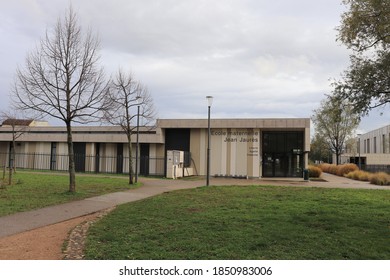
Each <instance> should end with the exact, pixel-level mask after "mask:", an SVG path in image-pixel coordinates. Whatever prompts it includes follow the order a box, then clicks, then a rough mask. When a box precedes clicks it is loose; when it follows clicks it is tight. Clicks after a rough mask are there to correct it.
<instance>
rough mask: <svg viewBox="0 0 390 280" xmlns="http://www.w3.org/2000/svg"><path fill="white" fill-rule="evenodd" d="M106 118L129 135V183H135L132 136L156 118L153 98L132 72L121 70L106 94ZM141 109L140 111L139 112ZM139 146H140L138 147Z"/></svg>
mask: <svg viewBox="0 0 390 280" xmlns="http://www.w3.org/2000/svg"><path fill="white" fill-rule="evenodd" d="M105 101H106V103H105V104H106V106H105V112H104V120H105V121H106V122H108V123H110V124H112V125H117V126H120V127H121V128H122V130H123V131H124V132H125V134H126V137H127V146H128V157H129V184H133V183H134V180H133V173H134V171H133V161H132V145H131V136H132V135H133V134H135V133H136V129H137V128H139V126H140V125H139V123H137V120H138V121H139V120H141V123H142V126H143V127H145V126H148V125H149V124H150V123H151V122H152V121H153V120H154V119H155V110H154V105H153V99H152V97H151V96H150V94H149V92H148V90H147V88H146V87H145V86H144V85H142V84H141V83H140V82H139V81H137V80H135V79H134V77H133V75H132V74H126V73H124V72H123V71H122V70H119V71H118V73H117V75H116V77H115V78H114V79H113V81H112V83H111V87H110V91H109V93H108V94H107V95H106V100H105ZM138 110H139V112H138ZM137 148H138V147H137Z"/></svg>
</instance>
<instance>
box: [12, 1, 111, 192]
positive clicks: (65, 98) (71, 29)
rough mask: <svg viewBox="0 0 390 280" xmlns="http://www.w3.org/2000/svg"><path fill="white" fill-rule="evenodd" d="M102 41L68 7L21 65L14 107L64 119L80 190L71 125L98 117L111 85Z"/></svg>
mask: <svg viewBox="0 0 390 280" xmlns="http://www.w3.org/2000/svg"><path fill="white" fill-rule="evenodd" d="M98 50H99V40H98V38H97V37H96V36H94V35H93V34H92V32H91V30H88V31H87V32H85V33H83V32H82V29H81V26H80V25H79V24H78V19H77V15H76V13H75V12H74V11H73V9H72V7H69V9H68V10H67V12H66V13H65V15H64V18H61V17H60V18H59V19H58V21H57V24H56V25H55V27H54V29H53V30H51V32H50V33H49V32H48V31H47V32H46V36H45V37H44V38H43V39H41V41H40V44H39V46H38V47H37V48H36V49H35V50H34V51H32V52H30V53H29V54H28V56H27V59H26V64H25V67H24V68H18V69H17V72H16V81H15V85H14V90H13V96H12V100H13V105H14V106H15V107H16V108H17V109H19V110H22V111H28V112H30V113H35V114H36V115H38V116H39V117H41V118H42V117H44V116H50V117H53V118H55V119H59V120H61V121H63V122H64V123H65V125H66V130H67V145H68V155H69V191H70V192H75V191H76V176H75V159H74V158H75V157H74V151H73V137H72V124H73V123H87V122H91V121H93V120H96V118H97V117H98V113H99V111H100V110H101V109H102V107H101V106H102V105H101V104H102V102H103V98H104V93H105V92H106V91H107V87H108V83H107V82H106V81H105V76H104V72H103V69H102V68H101V67H99V66H98V62H99V55H98Z"/></svg>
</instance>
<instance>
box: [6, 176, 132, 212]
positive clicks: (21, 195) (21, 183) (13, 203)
mask: <svg viewBox="0 0 390 280" xmlns="http://www.w3.org/2000/svg"><path fill="white" fill-rule="evenodd" d="M13 181H14V184H13V185H11V186H6V187H5V188H0V216H4V215H8V214H12V213H15V212H22V211H28V210H32V209H37V208H42V207H45V206H49V205H55V204H60V203H64V202H68V201H72V200H79V199H84V198H87V197H92V196H96V195H101V194H105V193H110V192H115V191H121V190H126V189H129V188H131V186H130V185H129V184H128V179H127V178H126V177H109V176H107V175H99V176H87V175H79V174H77V175H76V193H73V194H72V193H69V192H68V190H69V177H68V175H67V173H63V174H61V173H59V174H46V173H36V172H31V173H29V172H23V171H18V172H17V173H16V174H15V178H14V180H13ZM133 187H134V186H133Z"/></svg>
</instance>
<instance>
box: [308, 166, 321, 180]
mask: <svg viewBox="0 0 390 280" xmlns="http://www.w3.org/2000/svg"><path fill="white" fill-rule="evenodd" d="M308 170H309V177H310V178H319V177H320V176H321V174H322V170H321V168H319V167H317V166H313V165H309V167H308Z"/></svg>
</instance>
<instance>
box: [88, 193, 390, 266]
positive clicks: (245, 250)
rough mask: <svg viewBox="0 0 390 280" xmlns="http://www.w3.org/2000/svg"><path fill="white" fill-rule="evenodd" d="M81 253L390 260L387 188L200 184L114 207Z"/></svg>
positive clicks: (96, 255)
mask: <svg viewBox="0 0 390 280" xmlns="http://www.w3.org/2000/svg"><path fill="white" fill-rule="evenodd" d="M85 253H86V258H87V259H174V260H176V259H184V260H192V259H272V260H275V259H337V260H344V259H347V260H349V259H390V192H389V191H381V190H351V189H348V190H346V189H321V188H300V187H264V186H248V187H238V186H230V187H202V188H198V189H192V190H183V191H175V192H170V193H165V194H163V195H159V196H156V197H153V198H150V199H146V200H143V201H138V202H134V203H129V204H125V205H122V206H119V207H118V208H117V209H116V210H114V211H113V212H112V213H110V214H109V215H108V216H106V217H105V218H103V219H102V220H100V221H99V222H97V223H96V224H95V225H94V226H92V227H91V229H90V233H89V236H88V240H87V248H86V252H85Z"/></svg>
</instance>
